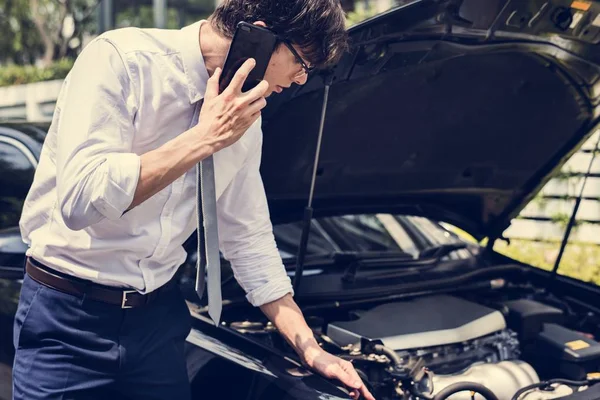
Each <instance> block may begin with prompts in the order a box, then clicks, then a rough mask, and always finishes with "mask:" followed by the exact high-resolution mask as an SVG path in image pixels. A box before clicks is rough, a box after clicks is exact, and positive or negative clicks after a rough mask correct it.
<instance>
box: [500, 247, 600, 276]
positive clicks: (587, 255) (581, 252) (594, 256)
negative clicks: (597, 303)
mask: <svg viewBox="0 0 600 400" xmlns="http://www.w3.org/2000/svg"><path fill="white" fill-rule="evenodd" d="M494 250H495V251H497V252H498V253H501V254H504V255H506V256H508V257H511V258H513V259H515V260H518V261H521V262H524V263H527V264H530V265H532V266H534V267H538V268H542V269H545V270H547V271H551V270H552V269H553V268H554V263H555V262H556V258H557V256H558V252H559V250H560V242H545V241H534V240H525V239H511V242H510V245H507V244H506V242H503V241H500V240H499V241H497V242H496V243H495V245H494ZM558 273H559V274H560V275H565V276H568V277H571V278H575V279H578V280H581V281H584V282H592V283H595V284H596V285H600V245H597V244H591V243H569V244H567V247H566V248H565V252H564V254H563V257H562V259H561V262H560V265H559V267H558Z"/></svg>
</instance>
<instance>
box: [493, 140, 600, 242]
mask: <svg viewBox="0 0 600 400" xmlns="http://www.w3.org/2000/svg"><path fill="white" fill-rule="evenodd" d="M599 135H600V131H598V132H596V133H595V134H594V135H592V137H591V138H590V139H589V140H588V141H587V142H586V143H585V144H584V145H583V146H582V148H581V149H580V150H579V151H578V152H577V153H575V154H574V155H573V157H571V159H569V161H567V163H565V165H564V167H563V169H562V171H561V172H562V173H561V174H560V176H558V177H556V178H554V179H552V180H550V181H549V182H548V183H547V184H546V186H544V188H543V189H542V191H541V192H540V194H539V195H538V196H537V198H536V199H535V200H534V201H532V202H531V203H530V204H528V205H527V207H525V209H524V210H523V211H522V212H521V214H520V216H519V218H517V219H514V220H513V221H512V224H511V226H510V227H509V228H508V229H507V230H506V232H505V233H504V235H505V236H506V237H509V238H520V239H532V240H561V239H562V237H563V235H564V233H565V229H566V223H567V222H568V220H569V218H570V217H571V214H572V213H573V207H574V206H575V199H576V198H577V196H579V193H580V191H581V185H582V184H583V182H584V177H583V175H584V174H586V173H587V170H588V167H589V164H590V161H591V159H592V157H593V154H594V147H595V146H596V143H597V142H598V136H599ZM598 150H599V149H596V151H598ZM576 221H577V224H576V227H575V229H574V230H573V231H572V232H571V236H570V237H569V240H576V241H581V242H587V243H595V244H600V154H596V157H595V158H594V162H593V164H592V168H591V170H590V176H588V178H587V181H586V182H585V187H584V188H583V200H582V201H581V204H580V206H579V210H578V212H577V218H576Z"/></svg>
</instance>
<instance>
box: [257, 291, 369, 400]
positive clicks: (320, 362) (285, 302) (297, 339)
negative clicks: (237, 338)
mask: <svg viewBox="0 0 600 400" xmlns="http://www.w3.org/2000/svg"><path fill="white" fill-rule="evenodd" d="M260 308H261V310H262V312H263V313H265V315H266V316H267V317H268V318H269V319H270V320H271V321H272V322H273V324H275V326H276V327H277V330H279V333H281V335H282V336H283V337H284V338H285V340H287V342H288V343H289V344H290V345H291V346H292V347H293V348H294V350H295V351H296V353H298V355H299V356H300V358H301V359H302V362H303V363H304V364H305V365H306V366H307V367H309V368H310V369H312V370H314V371H315V372H317V373H319V374H321V375H323V376H325V377H326V378H330V379H337V380H338V381H340V382H342V383H343V384H344V385H346V386H348V387H349V388H351V392H350V395H351V396H352V398H354V399H358V397H359V396H360V395H362V396H363V398H365V399H367V400H375V398H374V397H373V395H372V394H371V393H370V392H369V390H368V389H367V388H366V386H365V384H364V383H363V381H362V380H361V379H360V377H359V376H358V373H357V372H356V370H355V369H354V366H353V365H352V363H350V362H348V361H345V360H342V359H341V358H339V357H336V356H334V355H332V354H329V353H328V352H326V351H325V350H323V349H322V348H321V347H320V346H319V344H318V343H317V341H316V340H315V337H314V334H313V332H312V330H311V329H310V328H309V326H308V325H307V324H306V321H305V320H304V316H303V315H302V312H301V311H300V308H298V305H297V304H296V302H295V301H294V299H293V298H292V296H291V295H290V294H287V295H285V296H283V297H282V298H280V299H278V300H275V301H273V302H271V303H267V304H264V305H262V306H261V307H260Z"/></svg>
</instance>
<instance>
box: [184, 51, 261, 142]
mask: <svg viewBox="0 0 600 400" xmlns="http://www.w3.org/2000/svg"><path fill="white" fill-rule="evenodd" d="M255 65H256V61H254V59H252V58H251V59H248V60H246V61H245V62H244V64H242V66H241V67H240V68H239V69H238V70H237V71H236V73H235V75H234V77H233V79H232V80H231V83H230V84H229V86H228V87H227V88H226V89H225V90H224V91H223V93H221V94H219V77H220V76H221V72H222V71H221V69H220V68H217V69H216V71H215V73H214V74H213V76H211V77H210V79H209V80H208V82H207V84H206V92H205V94H204V103H203V105H202V110H201V111H200V118H199V123H198V125H197V126H196V128H197V131H198V134H199V137H200V138H201V139H202V141H208V142H209V143H210V144H212V145H213V146H214V148H215V152H216V151H219V150H220V149H222V148H224V147H227V146H229V145H231V144H233V143H235V142H236V141H237V140H238V139H239V138H240V137H242V135H243V134H244V133H245V132H246V130H247V129H248V128H249V127H250V126H251V125H252V124H253V123H254V122H255V121H256V120H257V119H258V117H259V116H260V112H261V110H262V109H263V108H264V107H265V106H266V105H267V101H266V100H265V94H266V92H267V90H268V88H269V84H268V83H267V81H264V80H263V81H261V82H260V83H259V84H258V85H256V86H255V87H254V88H252V89H251V90H249V91H247V92H242V86H243V85H244V82H245V81H246V78H247V77H248V74H249V73H250V71H252V69H253V68H254V66H255Z"/></svg>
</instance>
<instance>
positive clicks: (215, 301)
mask: <svg viewBox="0 0 600 400" xmlns="http://www.w3.org/2000/svg"><path fill="white" fill-rule="evenodd" d="M201 103H202V102H199V105H198V107H197V108H196V112H195V115H194V118H195V120H196V121H197V120H198V114H199V112H200V107H201ZM194 125H195V124H194ZM196 182H197V185H196V216H197V225H196V228H197V235H198V248H197V250H198V253H197V254H198V259H197V261H196V270H197V274H196V293H198V296H199V298H202V296H203V295H204V286H205V279H206V278H208V315H210V317H211V318H212V320H213V322H214V323H215V325H217V326H218V325H219V320H220V319H221V310H222V309H223V305H222V301H221V258H220V255H219V231H218V227H217V196H216V189H215V168H214V162H213V156H212V155H211V156H209V157H207V158H205V159H204V160H202V161H201V162H199V163H198V164H197V165H196ZM202 245H204V246H202ZM202 247H204V248H202ZM205 274H206V275H205Z"/></svg>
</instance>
